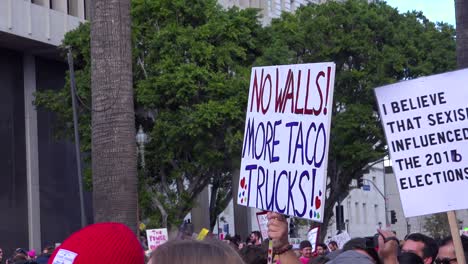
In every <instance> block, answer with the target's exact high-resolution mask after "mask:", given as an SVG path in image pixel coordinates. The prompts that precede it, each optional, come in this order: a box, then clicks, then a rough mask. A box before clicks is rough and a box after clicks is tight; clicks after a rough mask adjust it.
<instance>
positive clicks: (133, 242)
mask: <svg viewBox="0 0 468 264" xmlns="http://www.w3.org/2000/svg"><path fill="white" fill-rule="evenodd" d="M57 263H66V264H106V263H112V264H144V263H145V257H144V252H143V249H142V247H141V245H140V243H139V242H138V240H137V238H136V235H135V234H134V233H133V232H132V231H131V230H130V229H129V228H128V227H127V226H125V225H123V224H119V223H99V224H94V225H90V226H87V227H85V228H83V229H81V230H79V231H78V232H76V233H74V234H72V235H71V236H70V237H68V238H67V239H66V240H65V241H64V242H63V244H61V245H60V246H59V247H58V248H56V249H55V251H54V253H53V254H52V256H51V257H50V259H49V264H57Z"/></svg>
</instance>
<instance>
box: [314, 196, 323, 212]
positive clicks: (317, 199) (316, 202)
mask: <svg viewBox="0 0 468 264" xmlns="http://www.w3.org/2000/svg"><path fill="white" fill-rule="evenodd" d="M321 205H322V201H320V198H319V197H318V196H315V209H319V208H320V206H321Z"/></svg>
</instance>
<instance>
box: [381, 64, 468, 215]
mask: <svg viewBox="0 0 468 264" xmlns="http://www.w3.org/2000/svg"><path fill="white" fill-rule="evenodd" d="M467 83H468V70H460V71H455V72H449V73H444V74H439V75H434V76H430V77H426V78H419V79H415V80H412V81H405V82H400V83H397V84H393V85H388V86H384V87H381V88H377V89H376V90H375V93H376V96H377V100H378V104H379V110H380V114H381V118H382V124H383V126H384V130H385V134H386V137H387V144H388V148H389V151H390V156H391V160H392V166H393V170H394V172H395V176H396V178H397V185H398V188H399V191H400V197H401V201H402V205H403V210H404V213H405V216H406V217H411V216H418V215H425V214H431V213H438V212H445V211H450V210H459V209H465V208H468V199H466V191H467V190H468V165H467V161H468V104H467V98H468V89H467Z"/></svg>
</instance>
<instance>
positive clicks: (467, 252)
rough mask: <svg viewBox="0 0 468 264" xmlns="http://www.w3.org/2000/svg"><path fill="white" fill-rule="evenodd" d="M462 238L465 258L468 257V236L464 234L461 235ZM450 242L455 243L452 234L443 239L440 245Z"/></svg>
mask: <svg viewBox="0 0 468 264" xmlns="http://www.w3.org/2000/svg"><path fill="white" fill-rule="evenodd" d="M460 239H461V242H462V247H463V251H464V252H465V258H468V237H467V236H464V235H462V236H461V237H460ZM450 243H453V239H452V237H451V236H449V237H446V238H444V239H442V241H441V242H440V244H439V247H443V246H446V245H448V244H450Z"/></svg>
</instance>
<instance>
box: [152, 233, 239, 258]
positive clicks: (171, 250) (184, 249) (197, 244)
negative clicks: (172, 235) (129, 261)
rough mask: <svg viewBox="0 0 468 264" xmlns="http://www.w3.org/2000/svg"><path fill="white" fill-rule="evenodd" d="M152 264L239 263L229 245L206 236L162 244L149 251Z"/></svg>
mask: <svg viewBox="0 0 468 264" xmlns="http://www.w3.org/2000/svg"><path fill="white" fill-rule="evenodd" d="M150 263H152V264H163V263H172V264H188V263H190V264H215V263H224V264H239V263H244V261H243V260H242V258H241V257H240V255H239V254H238V253H237V252H236V251H235V250H234V249H233V248H232V247H230V246H229V245H227V244H226V243H224V242H221V241H219V240H215V239H210V238H207V239H205V240H203V241H198V240H173V241H169V242H167V243H164V244H162V245H161V246H159V247H158V248H157V249H155V250H154V251H153V252H152V253H151V262H150Z"/></svg>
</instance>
